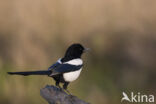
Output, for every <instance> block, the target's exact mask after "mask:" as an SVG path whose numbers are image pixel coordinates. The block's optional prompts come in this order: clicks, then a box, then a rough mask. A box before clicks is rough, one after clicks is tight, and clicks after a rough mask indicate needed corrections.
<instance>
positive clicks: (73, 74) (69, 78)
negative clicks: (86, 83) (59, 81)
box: [63, 68, 82, 82]
mask: <svg viewBox="0 0 156 104" xmlns="http://www.w3.org/2000/svg"><path fill="white" fill-rule="evenodd" d="M81 70H82V68H81V69H80V70H77V71H73V72H68V73H64V74H63V78H64V79H65V81H67V82H72V81H74V80H76V79H77V78H78V77H79V75H80V73H81Z"/></svg>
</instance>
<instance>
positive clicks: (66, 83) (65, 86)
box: [63, 82, 71, 95]
mask: <svg viewBox="0 0 156 104" xmlns="http://www.w3.org/2000/svg"><path fill="white" fill-rule="evenodd" d="M68 85H69V82H65V83H64V85H63V89H64V90H65V91H67V93H68V94H69V95H71V93H70V92H69V91H68V90H67V86H68Z"/></svg>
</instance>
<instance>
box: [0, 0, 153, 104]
mask: <svg viewBox="0 0 156 104" xmlns="http://www.w3.org/2000/svg"><path fill="white" fill-rule="evenodd" d="M155 10H156V1H155V0H109V1H108V0H96V1H93V0H83V1H82V0H11V1H10V0H1V1H0V103H1V104H47V102H46V101H45V100H44V99H43V98H42V97H41V96H40V89H41V88H43V87H45V86H46V85H47V84H49V85H51V84H54V81H53V80H52V79H51V78H48V77H47V76H29V77H23V76H9V75H7V72H8V71H27V70H29V71H31V70H43V69H45V70H46V69H47V68H48V67H49V66H50V65H51V64H53V63H54V62H55V61H56V60H57V59H58V58H60V57H62V56H63V55H64V52H65V50H66V48H67V47H68V46H69V45H71V44H72V43H81V44H83V45H84V46H85V47H89V48H91V51H90V52H89V53H87V54H84V55H83V60H84V69H83V71H82V73H81V77H80V78H79V79H78V80H76V81H75V82H73V83H71V84H70V85H69V90H70V91H71V92H72V93H73V94H74V95H76V96H78V97H79V98H81V99H83V100H85V101H87V102H90V103H91V104H120V103H121V102H120V101H121V97H122V92H123V91H124V92H126V93H129V92H132V91H133V92H136V93H137V92H141V94H147V95H148V94H153V95H156V82H155V79H156V12H155Z"/></svg>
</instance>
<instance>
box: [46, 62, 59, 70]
mask: <svg viewBox="0 0 156 104" xmlns="http://www.w3.org/2000/svg"><path fill="white" fill-rule="evenodd" d="M60 65H61V63H59V62H56V63H55V64H53V65H51V66H50V67H49V68H48V70H53V69H56V68H57V67H58V66H60Z"/></svg>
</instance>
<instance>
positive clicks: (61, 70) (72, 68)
mask: <svg viewBox="0 0 156 104" xmlns="http://www.w3.org/2000/svg"><path fill="white" fill-rule="evenodd" d="M82 66H83V65H71V64H61V65H59V66H58V67H57V68H55V69H54V70H53V71H52V75H56V74H62V73H67V72H72V71H76V70H79V69H80V68H81V67H82Z"/></svg>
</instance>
